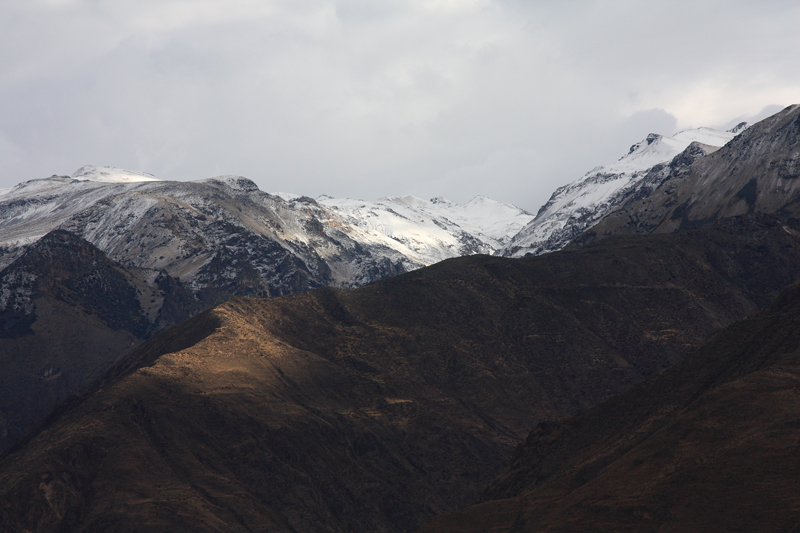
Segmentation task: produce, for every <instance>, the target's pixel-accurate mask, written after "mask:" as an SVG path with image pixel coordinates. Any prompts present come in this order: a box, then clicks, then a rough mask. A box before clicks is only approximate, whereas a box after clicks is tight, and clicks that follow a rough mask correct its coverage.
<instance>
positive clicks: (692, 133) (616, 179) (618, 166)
mask: <svg viewBox="0 0 800 533" xmlns="http://www.w3.org/2000/svg"><path fill="white" fill-rule="evenodd" d="M734 137H735V134H734V133H732V132H725V131H719V130H715V129H713V128H695V129H689V130H683V131H680V132H678V133H676V134H674V135H672V136H670V137H665V136H663V135H659V134H657V133H650V134H649V135H647V137H646V138H645V139H643V140H641V141H640V142H638V143H636V144H634V145H633V146H631V147H630V149H629V150H628V153H627V154H625V155H624V156H622V157H621V158H619V159H618V160H617V161H616V162H614V163H611V164H610V165H604V166H598V167H595V168H593V169H592V170H591V171H589V172H587V173H586V174H585V175H584V176H583V177H582V178H580V179H578V180H576V181H574V182H572V183H569V184H567V185H564V186H562V187H559V188H558V189H556V191H555V192H554V193H553V195H552V196H551V197H550V199H549V200H548V202H547V203H546V204H544V205H543V206H542V207H541V209H539V212H538V213H537V215H536V218H535V219H534V220H532V221H531V222H530V223H529V224H528V225H527V226H526V227H525V228H523V229H522V230H521V231H520V232H519V233H518V234H517V235H515V236H514V237H513V238H512V239H511V242H510V243H509V244H507V245H506V246H505V247H504V248H503V249H502V250H501V251H500V252H499V253H500V254H502V255H505V256H509V257H521V256H525V255H539V254H542V253H546V252H552V251H555V250H560V249H561V248H563V247H564V246H566V245H567V244H569V243H570V242H571V241H572V240H573V239H574V238H575V237H576V236H577V235H578V234H579V233H581V232H582V231H584V230H586V229H587V228H589V227H591V226H593V225H594V224H595V223H597V222H598V221H599V220H600V219H601V218H602V217H603V216H605V215H606V214H607V213H608V212H610V211H611V210H612V209H614V208H615V207H616V206H618V205H620V204H621V203H622V202H624V201H626V199H628V198H630V197H632V196H633V195H636V194H641V193H642V191H643V190H645V189H646V190H650V189H651V188H653V186H654V185H656V184H657V183H658V182H660V179H661V178H662V177H663V176H661V172H665V171H666V170H664V167H665V166H666V164H667V163H670V162H672V161H673V160H674V159H675V158H678V159H677V161H676V164H683V163H686V162H688V161H694V160H695V159H696V158H697V156H698V154H700V152H703V153H708V152H709V151H710V150H713V149H714V148H715V147H720V146H723V145H724V144H726V143H727V142H728V141H730V140H731V139H733V138H734ZM693 143H698V144H697V145H695V146H693V147H691V148H690V146H692V145H693ZM698 145H699V146H700V147H705V148H699V147H698ZM686 150H690V151H691V154H687V155H686V157H679V156H680V155H681V154H682V153H683V152H684V151H686Z"/></svg>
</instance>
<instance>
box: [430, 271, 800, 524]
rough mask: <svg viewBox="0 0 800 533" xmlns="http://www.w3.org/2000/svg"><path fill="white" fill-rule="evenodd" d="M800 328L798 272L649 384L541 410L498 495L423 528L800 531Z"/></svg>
mask: <svg viewBox="0 0 800 533" xmlns="http://www.w3.org/2000/svg"><path fill="white" fill-rule="evenodd" d="M798 332H800V285H798V284H795V285H793V286H792V287H790V288H789V289H787V290H786V291H785V292H784V293H783V294H782V295H781V296H780V297H779V298H778V299H777V300H776V302H775V303H774V304H772V305H771V306H770V307H769V308H767V309H765V310H764V311H762V312H759V313H758V314H756V315H753V316H751V317H749V318H747V319H746V320H744V321H742V322H739V323H737V324H734V325H732V326H731V327H729V328H727V329H725V330H723V331H721V332H719V333H718V334H716V335H714V336H713V337H712V338H711V339H710V340H709V341H708V342H707V343H706V344H705V345H703V346H702V347H701V348H699V349H698V350H697V351H696V352H695V353H693V354H692V355H691V356H689V357H687V358H686V360H684V361H683V362H682V363H680V364H678V365H676V366H674V367H671V368H670V369H668V370H666V371H665V372H663V373H660V374H658V375H656V376H654V377H653V378H651V379H650V380H648V381H646V382H645V383H643V384H642V385H640V386H638V387H635V388H634V389H632V390H631V391H629V392H627V393H625V394H623V395H621V396H619V397H617V398H614V399H612V400H610V401H608V402H606V403H604V404H602V405H600V406H598V407H597V408H595V409H592V410H590V411H588V412H586V413H583V414H581V415H578V416H575V417H572V418H567V419H564V420H559V421H553V422H545V423H541V424H539V425H538V426H537V427H536V429H534V430H533V431H532V432H531V433H530V435H529V436H528V438H527V439H526V442H525V445H524V446H523V447H521V448H520V449H519V450H518V451H517V452H516V454H515V456H514V459H513V461H512V463H511V466H510V468H509V469H508V470H506V472H505V473H504V474H503V475H502V476H501V477H500V478H498V479H497V480H496V481H495V483H494V484H493V485H492V487H491V488H490V489H489V491H488V492H487V493H486V498H487V499H488V501H486V502H485V503H483V504H481V505H477V506H474V507H471V508H468V509H465V510H463V511H460V512H457V513H453V514H451V515H447V516H444V517H440V518H438V519H437V520H435V521H434V522H433V523H432V524H429V525H428V526H427V527H426V528H423V531H429V532H433V531H448V532H456V531H458V532H473V531H474V532H478V531H508V532H526V531H666V532H669V531H796V530H797V529H798V527H800V501H798V499H797V479H798V473H799V472H800V456H798V454H797V443H798V439H800V393H798V391H800V349H798V346H800V334H799V333H798ZM498 498H505V499H498Z"/></svg>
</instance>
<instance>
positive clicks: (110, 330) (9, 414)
mask: <svg viewBox="0 0 800 533" xmlns="http://www.w3.org/2000/svg"><path fill="white" fill-rule="evenodd" d="M200 306H201V303H200V302H198V301H197V300H195V299H194V298H192V295H191V294H190V293H189V291H187V290H186V289H184V287H183V285H181V283H180V282H178V280H176V279H175V278H172V277H171V276H169V275H168V274H166V273H165V272H163V271H158V270H147V269H141V268H136V267H130V266H127V267H126V266H123V265H120V264H119V263H117V262H115V261H112V260H110V259H109V258H108V257H107V256H106V254H104V253H103V252H101V251H100V250H98V249H97V248H95V247H94V246H93V245H91V244H90V243H88V242H86V241H85V240H83V239H81V238H80V237H77V236H75V235H73V234H71V233H68V232H66V231H61V230H55V231H53V232H51V233H49V234H47V235H45V236H44V237H43V238H41V239H40V240H39V241H38V242H36V243H35V244H33V245H32V246H31V247H30V248H29V249H28V250H27V251H26V252H25V253H24V254H23V255H22V256H21V257H19V258H18V259H17V260H16V261H15V262H13V263H12V264H11V265H9V266H8V267H6V268H4V269H2V270H0V369H2V370H0V450H5V449H6V448H7V447H8V446H10V445H11V444H12V443H13V442H14V440H15V439H16V438H18V437H19V436H20V435H21V434H22V433H23V432H24V431H25V430H27V429H28V428H29V427H30V426H32V425H33V424H35V423H36V422H37V421H39V420H40V419H41V418H43V417H44V416H46V415H47V413H49V412H50V411H51V410H52V409H53V407H55V405H56V404H57V403H59V402H61V401H63V400H64V399H66V398H67V397H68V396H69V395H70V394H72V393H74V392H76V391H78V390H79V389H80V388H81V387H84V386H85V385H87V384H88V383H90V382H91V381H92V380H93V379H95V378H97V377H98V376H99V375H100V374H102V373H103V372H104V371H105V370H107V369H108V368H109V367H110V366H111V365H112V364H113V363H114V362H116V361H117V360H118V359H119V358H120V357H121V356H122V354H124V353H125V352H126V351H128V350H129V349H130V348H131V347H132V346H133V345H135V344H137V343H139V342H141V341H142V340H143V339H146V338H148V337H150V336H152V335H153V334H154V333H156V332H158V331H161V330H162V329H164V328H166V327H169V326H173V325H175V324H177V323H178V322H181V321H183V320H186V319H187V318H189V317H190V316H192V315H194V314H196V313H198V312H199V311H201V310H202V309H201V308H200Z"/></svg>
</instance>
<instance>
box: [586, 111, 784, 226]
mask: <svg viewBox="0 0 800 533" xmlns="http://www.w3.org/2000/svg"><path fill="white" fill-rule="evenodd" d="M799 177H800V106H798V105H794V106H790V107H787V108H786V109H784V110H783V111H781V112H780V113H777V114H776V115H773V116H772V117H769V118H767V119H765V120H763V121H761V122H759V123H758V124H756V125H754V126H752V127H750V128H748V129H747V130H745V131H744V132H743V133H741V134H740V135H739V136H737V137H736V138H735V139H733V140H732V141H731V142H730V143H728V144H727V145H725V146H724V147H723V148H721V149H720V150H718V151H716V152H714V153H713V154H711V155H709V156H708V157H704V158H701V159H699V160H697V161H696V162H694V163H692V164H691V165H689V166H688V167H682V168H677V169H675V170H673V171H671V172H670V173H669V174H668V175H667V176H666V177H665V178H664V179H663V180H662V182H661V184H660V185H659V186H658V187H657V188H656V189H655V190H654V191H653V192H652V193H650V194H648V195H647V196H646V197H642V198H634V199H631V200H630V201H628V202H626V203H625V204H623V205H620V206H619V207H618V208H617V209H615V210H614V211H612V212H611V213H609V214H608V215H607V216H606V217H605V218H604V219H603V220H602V221H601V222H599V223H598V224H597V225H596V226H595V227H594V228H591V229H590V230H589V231H587V233H586V235H585V236H582V237H581V238H580V239H579V240H580V242H587V241H591V240H592V239H594V238H600V237H603V236H607V235H616V234H622V233H652V232H669V231H674V230H676V229H678V228H686V227H690V226H692V225H697V224H701V223H703V222H704V221H709V220H716V219H719V218H723V217H730V216H736V215H741V214H745V213H781V214H783V215H787V216H793V217H797V216H798V214H800V207H798V206H800V204H799V203H798V197H799V196H800V180H798V178H799Z"/></svg>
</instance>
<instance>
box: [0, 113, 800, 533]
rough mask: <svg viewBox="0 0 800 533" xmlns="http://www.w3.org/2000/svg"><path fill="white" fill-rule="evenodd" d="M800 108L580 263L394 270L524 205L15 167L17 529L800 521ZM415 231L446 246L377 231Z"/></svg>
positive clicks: (659, 177)
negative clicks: (321, 194)
mask: <svg viewBox="0 0 800 533" xmlns="http://www.w3.org/2000/svg"><path fill="white" fill-rule="evenodd" d="M798 124H800V107H798V106H791V107H789V108H787V109H785V110H784V111H783V112H781V113H779V114H778V115H775V116H774V117H771V118H770V119H767V120H766V121H763V122H761V123H759V124H756V125H754V126H752V127H750V128H749V129H747V130H745V131H744V132H741V133H740V132H738V131H734V132H728V133H730V135H734V134H736V133H739V135H738V136H736V137H735V138H733V140H731V141H730V142H728V143H727V144H725V146H723V147H722V148H720V149H718V150H717V149H715V148H711V147H709V146H708V145H701V144H697V143H693V144H689V145H688V147H686V148H685V149H684V150H683V151H682V152H680V153H678V155H677V156H675V157H673V159H672V160H671V161H670V162H669V163H667V162H662V163H660V164H659V165H657V166H658V168H655V167H652V168H650V169H644V168H643V169H638V170H637V171H636V173H635V174H636V175H635V176H634V177H636V179H637V180H638V181H637V184H636V186H635V187H627V188H623V189H624V190H623V189H620V190H619V191H621V192H620V194H619V195H616V196H614V198H616V200H614V202H611V203H609V202H607V201H605V200H603V202H600V203H601V204H602V206H603V209H604V210H607V209H611V210H610V211H604V212H603V214H598V213H588V212H586V213H583V214H582V215H581V218H580V220H578V219H575V220H572V221H571V222H569V221H568V222H569V223H568V224H567V226H569V227H570V228H573V229H574V231H575V232H577V231H579V230H583V229H584V228H586V227H587V225H588V224H594V222H595V221H597V220H599V223H598V224H597V225H596V226H594V227H591V228H589V229H588V230H587V231H584V232H583V233H582V234H581V235H579V236H578V238H577V239H576V240H575V242H574V243H573V244H572V245H570V247H569V248H568V249H566V250H563V251H560V252H555V253H550V254H545V255H541V256H538V257H528V258H522V259H508V258H501V257H491V256H486V255H474V256H470V257H462V258H456V259H450V260H447V261H443V262H440V263H437V264H435V265H433V266H431V267H427V268H422V269H419V270H415V271H413V272H409V273H406V274H402V275H399V276H396V277H389V278H387V277H386V276H390V275H393V274H398V273H402V272H403V271H405V270H409V269H411V268H417V267H419V266H420V265H421V264H422V262H423V261H421V260H420V259H419V257H422V256H424V257H435V258H440V257H443V255H441V254H450V253H453V254H455V253H461V252H458V251H459V250H460V251H463V252H464V253H474V252H476V251H482V250H484V247H486V246H489V247H495V246H497V245H500V244H502V243H506V244H508V243H509V236H508V231H509V228H512V227H514V226H515V225H517V224H519V222H520V220H521V218H520V217H522V218H523V219H524V217H525V216H528V215H526V214H524V213H520V212H518V211H514V208H513V206H507V205H505V204H502V205H501V204H499V203H496V202H492V201H489V200H487V199H481V200H476V201H475V202H473V203H472V204H473V205H471V206H470V207H469V209H470V212H471V213H473V214H474V213H475V212H479V213H483V214H485V215H486V216H485V217H484V219H483V222H481V224H483V226H480V227H479V226H478V225H475V226H474V227H473V226H470V224H473V223H475V222H474V221H475V220H478V218H480V217H478V218H469V217H467V216H466V215H465V214H464V213H466V211H464V210H463V209H462V208H464V207H465V206H461V207H459V206H457V205H455V204H451V203H448V202H446V201H444V200H439V199H437V200H435V201H431V202H427V203H426V202H425V201H420V200H419V199H415V198H412V197H407V198H402V199H386V200H383V201H381V202H375V203H372V204H367V203H360V202H351V201H335V200H333V199H321V200H320V202H317V201H314V200H311V199H309V198H305V197H296V196H292V195H283V196H280V195H268V194H265V193H262V192H261V191H258V190H257V188H256V187H255V185H254V184H252V182H250V181H249V180H245V179H243V178H238V177H221V178H215V179H212V180H205V181H203V182H196V183H193V184H178V183H171V182H161V181H159V180H157V179H156V178H155V177H153V176H144V178H143V177H142V176H141V175H139V174H136V173H130V172H129V173H127V174H124V175H122V174H120V176H116V175H110V174H109V175H108V176H105V175H101V176H95V174H97V172H96V169H94V170H92V169H89V170H86V172H88V174H87V175H89V178H87V177H86V176H78V177H73V178H66V177H61V178H59V177H54V178H49V179H47V180H34V181H32V182H27V183H25V184H21V185H20V186H18V187H17V188H15V189H13V190H12V192H9V193H6V195H5V196H3V197H0V200H2V202H0V203H2V205H3V206H4V210H5V212H6V213H7V214H9V216H8V217H6V219H4V221H2V222H0V227H2V228H4V231H5V233H4V239H6V240H4V242H7V243H11V244H8V246H7V247H6V248H5V250H4V253H3V255H2V257H0V261H2V263H1V264H2V265H3V267H4V268H3V270H2V271H0V312H2V313H3V314H2V329H0V364H2V369H3V374H2V376H0V380H2V383H0V385H1V386H2V390H0V417H1V418H0V431H2V434H0V438H1V439H2V440H0V445H1V446H10V448H8V449H7V450H6V451H5V452H4V453H3V455H2V456H0V530H2V531H20V532H21V531H54V532H55V531H59V532H61V531H106V530H108V531H253V530H270V531H272V530H274V531H386V532H395V531H397V532H399V531H414V530H416V529H417V528H419V527H420V526H422V527H423V530H425V531H488V530H492V531H495V530H498V531H504V530H505V531H540V530H542V531H585V530H613V531H617V530H629V531H642V530H645V531H647V530H652V531H656V530H658V531H687V530H719V529H744V530H787V531H788V530H791V529H792V528H795V527H796V526H797V525H798V524H800V512H798V511H800V509H798V504H797V503H796V502H795V500H796V497H795V493H796V490H795V480H796V477H797V476H796V470H797V465H795V463H796V459H795V457H794V456H795V455H796V447H797V446H796V441H797V437H798V433H797V428H798V427H800V426H798V423H797V420H798V417H797V410H796V409H795V404H797V398H796V394H795V392H794V389H795V385H796V384H795V383H794V380H795V378H796V375H797V369H796V368H795V366H797V365H796V364H795V363H797V361H795V359H797V357H796V355H797V354H796V351H797V348H796V347H797V345H798V342H797V339H796V337H797V334H796V331H797V329H798V328H797V325H798V324H795V322H796V321H797V320H800V315H798V312H797V311H798V305H800V303H798V298H800V287H798V286H797V285H792V286H791V287H790V288H789V289H787V290H786V291H785V292H783V293H781V291H782V290H783V289H784V288H785V287H787V286H789V285H790V284H792V283H793V282H795V281H796V279H797V277H798V273H799V272H800V239H798V236H800V221H798V218H800V217H798V214H797V213H796V212H795V210H796V208H795V206H796V203H797V202H796V196H797V195H798V193H800V190H797V187H796V183H795V181H797V180H796V177H797V172H795V170H797V169H796V166H797V159H798V157H797V153H798V152H797V149H798V142H800V126H798ZM662 140H663V139H662ZM662 140H659V139H655V138H653V140H652V142H649V143H647V145H646V146H645V145H641V146H638V145H637V146H638V148H637V146H635V147H634V149H633V150H632V152H631V153H634V152H636V153H639V152H641V153H642V154H645V153H649V152H648V150H647V148H648V147H652V146H655V147H656V148H657V147H658V146H659V145H660V143H661V141H662ZM664 142H666V141H664ZM667 144H669V143H667ZM673 148H674V147H673ZM637 168H638V167H637ZM93 172H94V174H92V173H93ZM109 172H110V171H109ZM601 174H602V173H596V176H595V177H597V180H594V178H593V180H590V181H591V183H592V184H593V186H594V185H598V186H599V185H603V183H605V182H606V181H608V180H611V181H613V179H616V178H614V176H611V175H610V174H609V176H610V177H609V176H605V177H604V176H601ZM631 176H633V174H631ZM612 178H613V179H612ZM87 180H88V181H87ZM142 180H144V181H142ZM611 181H609V183H610V182H611ZM570 190H571V189H570ZM598 190H599V189H598ZM565 191H566V189H565ZM12 193H13V194H12ZM623 193H624V194H623ZM9 195H11V196H9ZM64 195H66V196H64ZM70 195H71V196H70ZM67 197H69V198H71V199H72V200H71V201H65V198H67ZM3 198H4V200H3ZM603 198H605V197H603ZM617 200H619V202H617ZM611 204H614V205H613V206H612V205H611ZM598 205H600V204H598ZM443 210H447V212H448V213H450V215H448V216H450V217H451V218H453V219H455V218H457V217H461V218H458V220H457V221H453V220H449V219H448V220H446V221H445V220H444V219H439V218H437V217H438V216H439V214H441V213H444V211H443ZM475 210H477V211H475ZM584 215H585V216H584ZM470 216H471V215H470ZM481 216H483V215H481ZM53 217H55V218H53ZM59 217H60V218H59ZM497 217H499V218H497ZM562 218H563V217H562ZM412 219H413V220H415V221H416V222H414V224H418V225H419V227H423V226H424V225H425V224H428V222H430V224H429V225H432V226H431V227H433V226H435V227H436V228H439V229H441V230H442V231H443V232H444V233H442V234H441V236H440V237H437V238H436V239H438V240H436V239H433V238H432V237H431V235H433V234H425V235H423V236H414V235H411V234H406V233H402V234H401V233H397V234H395V233H392V231H394V230H392V231H389V229H387V228H389V226H392V225H396V226H397V227H396V228H394V229H396V230H398V231H399V229H398V228H400V229H402V228H401V226H402V227H405V226H404V225H405V224H406V222H405V221H409V224H410V223H411V222H410V221H412ZM495 219H496V220H495ZM497 220H502V223H498V224H499V225H498V224H495V222H497ZM565 220H567V219H565ZM437 221H438V223H437ZM470 221H472V222H470ZM487 221H490V222H491V221H494V222H492V223H491V224H489V223H488V222H487ZM475 224H477V223H475ZM378 226H380V227H381V228H383V229H382V230H381V231H386V233H382V232H381V231H378V230H377V229H376V228H377V227H378ZM384 226H385V227H384ZM484 226H485V227H484ZM567 226H565V227H567ZM392 227H393V226H392ZM414 227H417V226H414ZM54 228H55V229H56V231H51V230H53V229H54ZM465 228H472V229H471V230H470V231H473V232H474V233H470V231H467V230H466V229H465ZM476 228H477V229H476ZM481 228H483V229H481ZM577 228H579V229H577ZM65 230H66V231H65ZM478 230H480V231H478ZM376 231H377V233H376ZM572 231H573V230H572V229H571V230H569V231H567V232H566V233H564V234H563V235H560V236H558V243H557V244H558V246H559V247H560V246H562V245H563V244H565V243H566V241H564V239H567V238H568V239H567V240H570V239H572V237H573V235H572V233H571V232H572ZM378 233H379V234H380V235H378ZM41 235H44V237H41ZM390 235H392V236H390ZM429 237H431V238H429ZM84 239H86V240H84ZM386 239H389V240H394V241H395V242H396V243H398V244H394V243H392V242H389V240H386ZM553 242H554V243H555V241H553ZM442 243H444V244H446V246H445V247H442V246H443V245H442ZM537 246H539V245H537ZM515 253H516V252H515ZM414 254H417V255H414ZM417 256H419V257H417ZM414 257H417V259H414ZM378 278H385V279H381V280H380V281H376V282H374V283H370V284H368V285H365V286H363V287H361V288H358V289H351V290H342V289H337V288H318V287H321V286H323V285H330V284H332V285H337V286H339V287H351V286H358V285H363V284H364V283H366V282H368V281H371V280H375V279H378ZM314 288H316V290H309V289H314ZM297 291H308V292H303V293H301V294H288V293H292V292H297ZM232 294H240V295H249V296H267V295H269V296H275V295H279V294H284V296H279V297H272V298H245V297H241V296H236V297H234V298H232V299H230V300H228V301H227V302H225V303H221V304H219V302H221V301H222V300H224V299H225V298H228V297H229V296H230V295H232ZM779 295H780V296H779ZM776 297H777V300H775V298H776ZM773 301H774V303H772V304H771V305H770V306H769V307H767V308H766V309H765V310H763V311H759V309H762V308H764V307H765V306H768V305H769V304H770V302H773ZM217 304H219V305H217ZM209 306H214V307H212V308H210V309H207V310H205V311H203V312H200V311H201V310H202V309H205V308H208V307H209ZM198 312H199V314H197V313H198ZM190 316H193V317H192V318H189V317H190ZM186 318H188V320H184V319H186ZM165 328H166V329H165ZM723 328H727V329H723ZM159 332H160V333H159ZM154 334H155V336H153V335H154ZM709 336H711V337H710V339H709ZM148 338H149V340H146V339H148ZM698 346H700V347H699V348H698ZM693 350H694V351H693ZM126 351H127V353H126ZM687 356H688V357H687ZM671 365H674V366H671ZM645 380H646V381H645ZM78 390H80V392H77V393H76V394H74V395H72V396H70V397H69V398H68V399H67V400H66V401H65V402H63V403H60V404H59V405H58V406H57V407H55V409H54V410H53V411H51V412H50V414H49V415H47V416H46V417H45V418H42V417H44V416H45V414H46V413H47V412H48V410H49V409H50V408H52V407H53V406H55V405H56V403H57V402H59V401H60V400H61V399H63V398H65V397H67V396H68V395H70V394H72V393H75V392H76V391H78ZM626 391H627V392H626ZM37 420H39V421H38V422H37ZM532 428H533V431H531V429H532ZM23 432H24V435H23V436H22V437H20V435H22V434H23ZM526 436H527V437H526ZM509 458H511V462H510V465H509ZM504 469H505V470H504ZM498 475H499V477H498ZM479 500H482V503H480V504H479V505H477V506H472V507H470V505H472V504H474V503H476V502H478V501H479ZM457 509H461V510H460V511H456V510H457ZM454 511H455V512H454ZM437 515H438V518H436V517H437Z"/></svg>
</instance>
